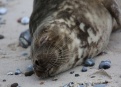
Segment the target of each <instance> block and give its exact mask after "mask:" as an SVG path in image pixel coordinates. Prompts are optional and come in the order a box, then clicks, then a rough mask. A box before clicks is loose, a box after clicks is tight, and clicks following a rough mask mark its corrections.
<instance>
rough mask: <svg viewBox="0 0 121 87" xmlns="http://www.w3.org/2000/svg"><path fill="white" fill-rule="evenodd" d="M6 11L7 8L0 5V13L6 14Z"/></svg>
mask: <svg viewBox="0 0 121 87" xmlns="http://www.w3.org/2000/svg"><path fill="white" fill-rule="evenodd" d="M6 13H7V9H6V8H3V7H1V8H0V15H4V14H6Z"/></svg>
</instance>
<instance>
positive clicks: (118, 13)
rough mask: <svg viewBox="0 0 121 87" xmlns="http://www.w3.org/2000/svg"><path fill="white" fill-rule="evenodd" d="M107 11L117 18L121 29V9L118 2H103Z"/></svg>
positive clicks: (110, 0)
mask: <svg viewBox="0 0 121 87" xmlns="http://www.w3.org/2000/svg"><path fill="white" fill-rule="evenodd" d="M101 1H102V3H103V5H104V6H105V7H106V9H107V10H108V11H109V12H110V14H111V15H112V17H114V18H115V20H116V22H117V24H118V26H119V27H121V9H120V7H119V6H118V4H117V2H116V0H101Z"/></svg>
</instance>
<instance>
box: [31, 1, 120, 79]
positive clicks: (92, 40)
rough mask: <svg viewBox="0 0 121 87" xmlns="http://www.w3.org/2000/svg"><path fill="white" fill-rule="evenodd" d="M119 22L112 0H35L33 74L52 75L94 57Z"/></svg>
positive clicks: (116, 5) (33, 13) (102, 47)
mask: <svg viewBox="0 0 121 87" xmlns="http://www.w3.org/2000/svg"><path fill="white" fill-rule="evenodd" d="M120 26H121V12H120V8H119V6H118V4H117V2H116V1H115V0H71V1H70V0H34V6H33V12H32V15H31V19H30V32H31V36H32V44H31V58H32V61H33V66H34V71H35V73H36V75H37V76H38V77H41V78H46V77H50V76H54V75H57V74H59V73H61V72H64V71H66V70H69V69H71V68H73V67H76V66H78V65H82V64H83V62H84V60H85V59H87V58H94V57H96V56H97V55H98V54H99V53H100V52H102V51H103V50H104V49H105V48H106V47H107V45H108V43H109V38H110V35H111V32H112V31H113V30H116V29H117V28H119V27H120Z"/></svg>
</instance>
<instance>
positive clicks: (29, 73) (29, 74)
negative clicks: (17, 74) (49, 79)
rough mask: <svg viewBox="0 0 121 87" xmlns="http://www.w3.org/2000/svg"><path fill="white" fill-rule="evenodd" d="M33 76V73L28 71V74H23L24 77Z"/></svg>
mask: <svg viewBox="0 0 121 87" xmlns="http://www.w3.org/2000/svg"><path fill="white" fill-rule="evenodd" d="M33 74H34V71H29V72H25V73H24V75H25V76H26V77H27V76H32V75H33Z"/></svg>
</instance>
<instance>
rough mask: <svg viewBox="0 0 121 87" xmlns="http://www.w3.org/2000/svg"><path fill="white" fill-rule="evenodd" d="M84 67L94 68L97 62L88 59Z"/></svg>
mask: <svg viewBox="0 0 121 87" xmlns="http://www.w3.org/2000/svg"><path fill="white" fill-rule="evenodd" d="M84 65H85V66H94V65H95V62H94V60H93V59H87V60H86V61H85V62H84Z"/></svg>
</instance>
